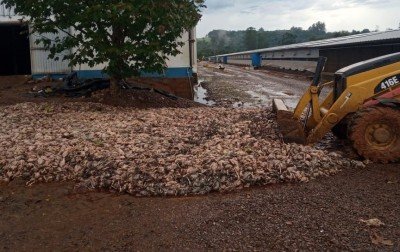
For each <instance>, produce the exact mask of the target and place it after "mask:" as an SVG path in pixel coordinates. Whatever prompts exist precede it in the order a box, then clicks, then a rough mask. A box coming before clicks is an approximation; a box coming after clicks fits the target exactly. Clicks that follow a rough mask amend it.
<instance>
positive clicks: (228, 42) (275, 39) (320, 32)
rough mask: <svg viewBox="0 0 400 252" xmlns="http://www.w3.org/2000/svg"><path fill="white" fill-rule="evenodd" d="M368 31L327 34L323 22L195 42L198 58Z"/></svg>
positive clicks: (210, 35)
mask: <svg viewBox="0 0 400 252" xmlns="http://www.w3.org/2000/svg"><path fill="white" fill-rule="evenodd" d="M368 32H370V30H368V29H364V30H362V31H356V30H353V31H351V32H349V31H338V32H327V31H326V25H325V23H323V22H317V23H315V24H313V25H311V26H310V27H309V28H308V29H307V30H304V29H303V28H301V27H292V28H291V29H290V30H276V31H265V30H264V29H263V28H260V29H259V30H256V29H255V28H254V27H250V28H248V29H247V30H245V31H225V30H213V31H211V32H210V33H208V35H207V36H206V37H205V38H201V39H198V44H197V46H198V56H199V58H203V57H207V56H211V55H218V54H225V53H232V52H241V51H247V50H255V49H261V48H268V47H275V46H281V45H290V44H295V43H302V42H308V41H315V40H321V39H328V38H337V37H343V36H348V35H353V34H360V33H368Z"/></svg>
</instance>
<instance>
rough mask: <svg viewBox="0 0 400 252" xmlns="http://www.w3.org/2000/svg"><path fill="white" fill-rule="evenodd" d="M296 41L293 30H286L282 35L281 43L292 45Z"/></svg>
mask: <svg viewBox="0 0 400 252" xmlns="http://www.w3.org/2000/svg"><path fill="white" fill-rule="evenodd" d="M295 43H296V35H294V34H292V33H291V32H286V33H285V34H283V36H282V42H281V45H291V44H295Z"/></svg>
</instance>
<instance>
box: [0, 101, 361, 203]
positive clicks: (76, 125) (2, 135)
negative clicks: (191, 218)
mask: <svg viewBox="0 0 400 252" xmlns="http://www.w3.org/2000/svg"><path fill="white" fill-rule="evenodd" d="M0 117H1V118H2V120H1V122H0V153H2V155H1V156H0V182H6V183H7V182H10V181H12V180H14V179H16V178H22V179H24V180H26V184H27V185H32V184H35V183H43V182H54V181H76V182H77V187H78V188H84V189H89V190H91V189H106V190H110V191H113V192H120V193H128V194H132V195H136V196H166V195H168V196H178V195H198V194H206V193H210V192H214V191H218V192H227V191H234V190H238V189H242V188H245V187H250V186H256V185H270V184H276V183H282V182H307V181H309V180H312V179H315V178H317V177H321V176H330V175H334V174H336V173H338V172H339V171H341V170H342V169H345V168H353V167H357V168H360V167H364V164H363V163H362V162H359V161H355V160H351V159H348V158H346V157H344V156H342V155H341V154H339V153H336V152H325V151H323V150H317V149H314V148H312V147H309V146H301V145H296V144H285V143H283V142H282V141H281V138H280V136H279V134H278V132H277V130H276V123H275V121H274V116H273V114H272V113H271V111H270V110H262V109H241V110H237V109H228V108H190V109H157V110H155V109H149V110H137V109H129V108H116V107H109V106H106V105H100V104H95V103H66V104H60V105H55V104H46V103H43V104H34V103H24V104H18V105H14V106H8V107H0Z"/></svg>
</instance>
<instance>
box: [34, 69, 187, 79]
mask: <svg viewBox="0 0 400 252" xmlns="http://www.w3.org/2000/svg"><path fill="white" fill-rule="evenodd" d="M76 72H77V73H78V77H79V78H80V79H92V78H107V77H108V75H107V74H105V73H104V72H103V71H102V70H77V71H76ZM68 74H69V73H51V74H33V75H32V78H33V79H35V80H36V79H41V78H44V77H47V76H50V77H51V78H52V79H62V78H64V77H65V76H67V75H68ZM192 76H193V69H192V68H190V67H174V68H167V69H166V70H164V72H163V73H161V74H159V73H145V72H143V73H142V76H141V77H144V78H188V77H192Z"/></svg>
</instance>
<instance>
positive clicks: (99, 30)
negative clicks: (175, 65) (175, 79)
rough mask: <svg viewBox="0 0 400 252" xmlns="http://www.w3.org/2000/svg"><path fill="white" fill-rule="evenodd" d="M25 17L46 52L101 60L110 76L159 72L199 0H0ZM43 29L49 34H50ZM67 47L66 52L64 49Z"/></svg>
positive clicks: (194, 17) (193, 18) (196, 13)
mask: <svg viewBox="0 0 400 252" xmlns="http://www.w3.org/2000/svg"><path fill="white" fill-rule="evenodd" d="M3 3H4V4H6V5H7V6H8V7H15V10H16V13H17V14H19V15H22V16H27V17H29V22H30V25H31V32H33V33H37V34H43V35H44V36H42V37H39V39H38V41H36V43H38V44H39V43H41V44H43V45H44V46H45V48H46V49H47V50H49V51H50V52H51V55H50V57H51V58H55V59H58V57H59V55H63V54H64V55H65V56H63V58H62V60H68V61H69V62H70V65H71V66H74V65H79V64H88V65H89V66H91V67H93V66H95V65H98V64H103V63H104V64H106V65H107V67H106V69H105V71H106V72H107V73H108V74H109V75H110V76H112V77H115V78H116V79H122V78H125V77H131V76H139V75H140V73H141V72H142V71H143V70H145V71H150V72H162V70H163V69H164V68H165V67H166V63H165V62H166V60H167V59H168V58H169V57H170V56H176V55H177V54H179V53H180V51H179V48H180V47H181V46H182V45H183V44H184V42H179V41H176V38H178V37H180V36H181V35H182V33H183V32H184V31H186V30H190V29H192V28H193V27H194V26H195V25H196V24H197V22H198V21H199V19H200V17H201V15H200V11H201V8H203V7H205V6H204V5H203V3H204V0H168V1H165V0H79V1H77V0H70V1H66V0H41V1H37V0H3ZM46 34H55V39H53V40H50V39H49V38H47V37H46ZM65 52H70V53H65Z"/></svg>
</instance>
